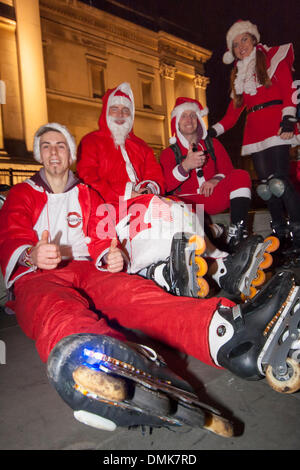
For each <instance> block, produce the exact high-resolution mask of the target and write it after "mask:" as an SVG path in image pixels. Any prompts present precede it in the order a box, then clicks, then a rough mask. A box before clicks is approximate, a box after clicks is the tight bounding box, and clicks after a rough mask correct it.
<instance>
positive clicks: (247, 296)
mask: <svg viewBox="0 0 300 470" xmlns="http://www.w3.org/2000/svg"><path fill="white" fill-rule="evenodd" d="M256 294H257V289H255V287H253V286H250V294H249V295H245V294H241V300H242V302H245V301H246V300H248V299H253V297H254V296H255V295H256Z"/></svg>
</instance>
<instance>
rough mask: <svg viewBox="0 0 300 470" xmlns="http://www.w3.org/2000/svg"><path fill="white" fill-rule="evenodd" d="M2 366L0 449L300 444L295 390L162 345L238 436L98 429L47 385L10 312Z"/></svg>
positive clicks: (299, 398) (1, 328)
mask: <svg viewBox="0 0 300 470" xmlns="http://www.w3.org/2000/svg"><path fill="white" fill-rule="evenodd" d="M0 339H1V340H2V341H4V343H5V346H6V364H1V365H0V390H1V401H0V449H2V450H3V449H5V450H20V449H25V450H31V449H34V450H89V449H93V450H99V451H100V450H109V451H116V450H119V451H122V450H146V451H152V452H153V451H155V450H156V451H158V450H169V451H181V450H188V451H189V452H191V453H192V452H193V451H194V452H195V451H199V450H200V451H203V450H250V449H251V450H259V449H264V450H283V449H285V450H287V449H294V450H299V449H300V426H299V424H300V419H299V417H300V393H296V394H294V395H281V394H278V393H276V392H274V391H273V390H271V389H270V388H269V387H268V385H267V383H266V382H265V381H260V382H245V381H242V380H240V379H238V378H236V377H233V376H232V375H231V374H230V373H229V372H227V371H219V370H216V369H214V368H211V367H208V366H206V365H203V364H201V363H200V362H199V361H197V360H195V359H194V358H191V357H187V358H183V357H179V356H177V355H176V354H175V352H174V351H172V350H170V349H167V348H165V347H161V348H160V350H161V352H162V353H163V354H164V355H165V356H166V357H167V360H168V361H169V362H170V364H171V365H172V367H173V369H174V370H176V371H177V372H180V373H181V375H183V376H185V377H188V378H189V380H190V382H191V383H192V384H193V385H194V387H195V389H196V390H197V393H198V395H199V397H200V399H201V400H202V401H204V402H206V403H209V404H212V405H214V406H215V407H217V408H219V409H220V410H222V412H223V415H224V416H226V417H228V418H230V419H232V420H233V422H234V424H235V432H236V436H235V437H234V438H230V439H225V438H222V437H219V436H217V435H214V434H212V433H209V432H207V431H204V430H202V429H190V428H184V429H181V430H179V431H176V432H175V431H174V430H173V429H170V430H168V429H154V430H153V432H152V434H150V433H149V432H146V433H145V434H143V433H142V431H141V429H133V430H127V429H117V430H116V431H114V432H104V431H97V430H95V429H92V428H89V427H87V426H85V425H83V424H81V423H79V422H77V421H76V420H75V419H74V418H73V414H72V411H71V410H70V409H69V408H68V407H67V406H66V405H65V404H64V403H63V401H62V400H61V399H60V398H59V396H58V395H57V394H56V392H55V390H54V389H52V387H51V386H50V385H49V383H48V380H47V377H46V372H45V366H44V365H43V364H42V363H41V361H40V359H39V357H38V355H37V353H36V351H35V347H34V343H33V342H32V341H31V340H30V339H28V338H27V337H25V335H24V334H23V332H22V331H21V330H20V328H19V327H18V326H17V324H16V321H15V318H14V317H13V316H7V315H4V314H1V315H0Z"/></svg>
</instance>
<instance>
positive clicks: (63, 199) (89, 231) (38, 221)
mask: <svg viewBox="0 0 300 470" xmlns="http://www.w3.org/2000/svg"><path fill="white" fill-rule="evenodd" d="M101 204H103V201H102V199H101V198H100V197H99V195H98V194H97V193H96V191H93V190H91V189H90V188H88V187H87V186H86V185H85V184H83V183H79V181H78V180H77V179H74V184H73V185H71V187H70V188H69V189H68V190H67V191H66V192H64V193H61V194H53V193H52V192H51V190H49V188H48V187H47V186H46V185H45V183H44V182H43V180H42V178H41V177H40V174H39V173H37V174H36V175H35V176H33V177H32V178H30V179H28V180H26V181H25V182H23V183H19V184H17V185H15V186H13V187H12V188H11V190H10V192H9V194H8V196H7V199H6V201H5V204H4V206H3V208H2V209H1V218H0V262H1V270H2V273H3V277H4V280H5V284H6V287H8V288H9V287H11V286H12V285H13V283H14V282H15V280H16V279H18V278H19V277H21V276H23V275H24V274H26V273H29V272H33V271H34V270H35V268H33V267H27V266H23V265H21V264H20V263H19V258H20V255H21V254H22V253H23V251H24V250H25V249H26V248H28V247H30V246H34V245H36V243H37V242H38V241H39V240H40V239H41V235H42V233H43V231H44V230H48V232H49V242H54V243H58V244H59V245H60V248H61V250H62V256H63V259H75V260H88V259H92V260H94V262H95V264H96V266H97V267H101V266H102V261H101V260H102V257H103V255H104V253H105V252H106V251H107V249H108V248H109V246H110V242H111V239H105V240H103V239H99V237H98V236H97V224H98V222H99V220H98V218H97V217H95V214H96V211H97V209H98V207H99V205H101Z"/></svg>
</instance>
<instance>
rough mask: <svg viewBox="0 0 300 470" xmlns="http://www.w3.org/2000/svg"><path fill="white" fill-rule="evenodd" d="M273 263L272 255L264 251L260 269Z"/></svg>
mask: <svg viewBox="0 0 300 470" xmlns="http://www.w3.org/2000/svg"><path fill="white" fill-rule="evenodd" d="M272 263H273V257H272V255H271V254H270V253H265V254H264V259H263V261H262V262H261V263H260V265H259V267H260V268H261V269H268V268H269V267H270V266H272Z"/></svg>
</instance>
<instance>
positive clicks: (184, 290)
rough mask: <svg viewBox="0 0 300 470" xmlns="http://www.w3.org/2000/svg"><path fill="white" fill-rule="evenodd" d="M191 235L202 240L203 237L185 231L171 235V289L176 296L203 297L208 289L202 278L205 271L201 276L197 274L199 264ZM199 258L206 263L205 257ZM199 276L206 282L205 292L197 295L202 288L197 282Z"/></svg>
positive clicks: (195, 245) (195, 244)
mask: <svg viewBox="0 0 300 470" xmlns="http://www.w3.org/2000/svg"><path fill="white" fill-rule="evenodd" d="M192 237H199V238H201V240H202V241H203V238H202V237H200V236H199V235H195V234H191V233H186V232H182V233H177V234H175V235H174V236H173V240H172V246H171V255H170V278H171V282H172V289H171V290H172V292H173V293H175V294H176V295H178V296H184V297H193V298H198V297H205V296H206V295H207V294H208V291H209V287H208V284H207V283H206V281H205V279H203V276H204V275H205V274H206V272H205V273H204V274H203V276H200V277H199V276H197V273H198V270H199V264H198V263H197V260H196V255H195V251H196V250H197V243H196V242H192V243H190V239H191V238H192ZM204 246H205V245H204ZM203 252H204V250H203ZM201 259H202V261H204V263H205V264H206V261H205V259H204V258H202V257H201ZM206 270H207V269H206ZM199 278H200V279H201V281H202V282H204V283H205V285H206V284H207V292H206V294H205V295H203V296H202V295H201V296H199V291H200V290H201V288H202V287H201V285H200V284H199V283H198V279H199Z"/></svg>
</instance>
